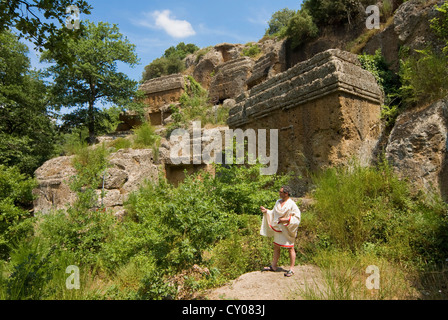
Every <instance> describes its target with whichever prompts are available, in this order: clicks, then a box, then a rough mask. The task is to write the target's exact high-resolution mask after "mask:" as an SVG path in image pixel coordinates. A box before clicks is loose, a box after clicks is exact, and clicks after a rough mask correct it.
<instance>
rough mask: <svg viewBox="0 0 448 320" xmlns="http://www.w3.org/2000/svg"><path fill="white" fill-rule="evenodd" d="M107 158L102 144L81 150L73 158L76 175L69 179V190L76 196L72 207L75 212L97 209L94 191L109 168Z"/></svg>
mask: <svg viewBox="0 0 448 320" xmlns="http://www.w3.org/2000/svg"><path fill="white" fill-rule="evenodd" d="M108 157H109V152H108V150H107V148H106V146H105V144H104V143H103V144H102V145H101V146H97V147H94V148H92V147H84V148H81V149H79V150H78V152H77V154H76V155H75V157H74V158H73V161H72V164H73V167H74V168H75V169H76V171H77V174H76V175H75V176H73V177H71V178H70V189H71V190H72V191H74V192H76V195H77V201H76V202H75V204H74V206H73V207H74V209H75V210H79V211H85V210H90V209H91V208H94V207H98V195H97V194H96V190H97V188H98V186H99V185H100V183H101V181H102V178H103V175H104V173H105V171H106V169H107V167H108V166H109V160H108ZM102 196H104V195H102Z"/></svg>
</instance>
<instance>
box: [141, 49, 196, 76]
mask: <svg viewBox="0 0 448 320" xmlns="http://www.w3.org/2000/svg"><path fill="white" fill-rule="evenodd" d="M198 50H199V48H198V47H197V46H196V45H194V44H192V43H189V44H185V43H184V42H180V43H179V44H178V45H177V46H176V47H174V46H171V47H169V48H168V49H166V50H165V53H164V54H163V56H162V57H160V58H157V59H155V60H154V61H152V62H151V63H150V64H148V65H147V66H146V67H145V71H144V72H143V74H142V80H141V81H140V82H145V81H147V80H151V79H154V78H159V77H161V76H166V75H170V74H175V73H181V72H183V71H184V70H185V63H184V61H183V60H184V59H185V57H186V56H187V55H188V54H191V53H194V52H196V51H198Z"/></svg>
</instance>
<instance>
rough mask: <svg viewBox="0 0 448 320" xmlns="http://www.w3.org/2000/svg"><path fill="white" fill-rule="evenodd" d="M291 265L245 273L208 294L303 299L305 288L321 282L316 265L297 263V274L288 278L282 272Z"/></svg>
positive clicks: (233, 297)
mask: <svg viewBox="0 0 448 320" xmlns="http://www.w3.org/2000/svg"><path fill="white" fill-rule="evenodd" d="M288 269H289V268H286V267H282V268H281V269H279V270H278V271H277V272H261V271H255V272H250V273H246V274H243V275H242V276H240V277H239V278H238V279H236V280H233V281H232V282H231V283H229V284H228V285H226V286H224V287H221V288H217V289H213V290H210V291H208V292H207V293H206V294H205V297H206V299H209V300H303V299H304V297H303V292H304V291H305V289H306V288H315V287H316V285H318V286H319V287H320V286H321V283H322V282H321V281H320V279H321V275H320V271H319V269H318V268H317V267H316V266H311V265H303V266H296V267H295V268H294V269H295V270H294V271H295V274H294V275H293V276H292V277H289V278H288V277H285V276H284V275H283V274H284V272H285V271H286V270H288Z"/></svg>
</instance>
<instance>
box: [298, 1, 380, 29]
mask: <svg viewBox="0 0 448 320" xmlns="http://www.w3.org/2000/svg"><path fill="white" fill-rule="evenodd" d="M374 2H375V1H374V0H305V1H304V2H303V5H302V8H304V9H305V10H307V11H308V12H309V13H310V15H311V16H312V17H313V20H314V22H315V23H316V24H317V25H318V26H322V25H328V24H338V23H351V21H352V20H353V18H355V17H356V16H357V15H359V14H361V13H362V12H363V10H362V9H363V8H364V7H365V6H366V5H369V4H373V3H374Z"/></svg>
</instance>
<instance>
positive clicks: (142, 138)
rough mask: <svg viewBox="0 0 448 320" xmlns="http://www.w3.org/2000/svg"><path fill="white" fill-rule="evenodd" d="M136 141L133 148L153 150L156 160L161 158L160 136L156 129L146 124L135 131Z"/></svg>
mask: <svg viewBox="0 0 448 320" xmlns="http://www.w3.org/2000/svg"><path fill="white" fill-rule="evenodd" d="M133 131H134V134H135V136H134V141H133V145H132V147H133V148H135V149H145V148H151V149H152V152H153V156H154V159H155V160H156V161H157V160H158V158H159V147H160V136H159V135H157V134H156V132H155V128H154V127H153V126H152V125H151V124H150V123H149V122H145V123H144V124H142V125H141V126H139V127H138V128H136V129H134V130H133Z"/></svg>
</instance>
